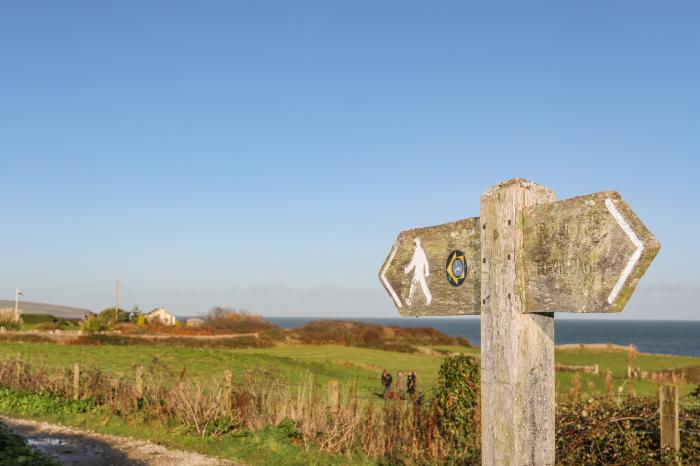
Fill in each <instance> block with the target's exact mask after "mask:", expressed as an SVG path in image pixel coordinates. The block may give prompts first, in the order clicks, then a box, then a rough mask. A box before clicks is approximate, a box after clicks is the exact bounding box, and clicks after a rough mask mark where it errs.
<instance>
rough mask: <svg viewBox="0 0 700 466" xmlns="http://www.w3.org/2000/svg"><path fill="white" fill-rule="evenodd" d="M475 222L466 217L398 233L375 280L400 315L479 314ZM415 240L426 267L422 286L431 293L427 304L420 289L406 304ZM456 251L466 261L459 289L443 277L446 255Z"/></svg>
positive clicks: (477, 246)
mask: <svg viewBox="0 0 700 466" xmlns="http://www.w3.org/2000/svg"><path fill="white" fill-rule="evenodd" d="M479 234H480V233H479V219H478V218H468V219H465V220H459V221H457V222H451V223H446V224H443V225H436V226H432V227H426V228H414V229H412V230H406V231H403V232H401V233H400V234H399V236H398V238H397V239H396V242H395V243H394V246H393V247H392V249H391V251H390V253H389V256H388V257H387V259H386V260H385V261H384V264H383V265H382V267H381V268H380V270H379V280H380V281H381V282H382V284H383V285H384V287H385V288H386V290H387V292H388V293H389V294H390V295H392V292H393V296H392V299H394V304H395V305H396V307H397V309H398V311H399V313H400V314H401V315H403V316H436V315H459V314H478V313H479V311H480V303H479V299H480V285H479V280H480V274H481V267H480V264H479V261H480V258H481V255H480V247H479V242H480V236H479ZM416 238H419V239H420V241H421V247H422V248H423V250H424V251H425V254H426V256H427V259H428V264H429V271H430V273H429V276H428V277H427V278H426V284H427V286H428V288H429V291H430V294H431V298H432V299H431V302H430V304H427V302H426V299H425V296H424V295H423V293H422V290H420V288H419V289H418V290H417V291H416V292H415V294H414V297H413V300H412V302H411V303H409V302H408V296H409V291H410V288H411V281H412V279H413V275H414V273H415V271H410V272H408V273H407V272H406V270H405V268H406V266H407V265H409V263H410V262H411V259H412V257H413V253H414V250H415V249H416V244H415V239H416ZM454 250H459V251H461V252H463V253H464V254H465V257H466V261H467V270H466V277H465V279H464V282H463V283H462V284H461V285H459V286H453V285H451V284H450V283H449V281H448V279H447V275H446V266H447V259H448V256H449V255H450V253H451V252H452V251H454Z"/></svg>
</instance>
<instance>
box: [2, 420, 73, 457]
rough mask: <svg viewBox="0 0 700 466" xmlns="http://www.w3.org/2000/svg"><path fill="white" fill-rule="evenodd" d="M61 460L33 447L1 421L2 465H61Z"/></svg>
mask: <svg viewBox="0 0 700 466" xmlns="http://www.w3.org/2000/svg"><path fill="white" fill-rule="evenodd" d="M59 464H60V463H59V462H58V461H56V460H54V459H53V458H49V457H48V456H46V455H44V454H43V453H41V452H40V451H38V450H35V449H33V448H31V447H30V446H29V445H27V442H26V441H25V440H24V439H23V438H22V437H20V436H19V435H16V434H14V433H12V432H10V430H9V429H8V428H7V427H6V426H5V424H3V423H1V422H0V465H2V466H4V465H8V466H9V465H26V466H59Z"/></svg>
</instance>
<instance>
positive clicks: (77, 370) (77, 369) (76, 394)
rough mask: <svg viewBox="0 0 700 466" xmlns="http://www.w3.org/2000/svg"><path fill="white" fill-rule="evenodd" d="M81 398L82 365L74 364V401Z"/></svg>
mask: <svg viewBox="0 0 700 466" xmlns="http://www.w3.org/2000/svg"><path fill="white" fill-rule="evenodd" d="M79 398H80V363H79V362H76V363H74V364H73V399H74V400H77V399H79Z"/></svg>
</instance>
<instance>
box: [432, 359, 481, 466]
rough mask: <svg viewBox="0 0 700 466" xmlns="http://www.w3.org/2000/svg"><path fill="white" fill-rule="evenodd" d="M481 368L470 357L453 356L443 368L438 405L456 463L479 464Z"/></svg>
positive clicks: (442, 426)
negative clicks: (457, 454)
mask: <svg viewBox="0 0 700 466" xmlns="http://www.w3.org/2000/svg"><path fill="white" fill-rule="evenodd" d="M479 394H480V392H479V366H478V365H477V363H476V361H475V360H474V359H473V358H472V357H470V356H467V355H464V354H462V355H458V356H451V357H448V358H446V359H445V361H444V362H443V363H442V365H441V366H440V373H439V375H438V380H437V389H436V392H435V402H436V405H437V409H438V410H439V413H440V423H439V428H440V433H441V434H442V435H443V437H444V438H445V439H446V440H447V441H448V442H449V443H450V444H451V446H452V447H453V448H454V450H455V451H462V452H463V454H462V455H461V457H457V458H454V464H472V463H474V462H478V459H479V454H480V453H479V445H478V438H479V436H478V426H479V422H478V421H479V416H480V413H479Z"/></svg>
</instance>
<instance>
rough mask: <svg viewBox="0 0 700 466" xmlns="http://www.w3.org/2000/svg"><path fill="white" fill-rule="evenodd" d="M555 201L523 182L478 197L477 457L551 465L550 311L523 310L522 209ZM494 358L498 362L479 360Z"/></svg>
mask: <svg viewBox="0 0 700 466" xmlns="http://www.w3.org/2000/svg"><path fill="white" fill-rule="evenodd" d="M553 200H554V193H553V192H552V191H550V190H549V189H547V188H545V187H543V186H539V185H536V184H534V183H525V182H520V181H518V182H509V183H504V184H502V185H498V186H496V187H494V188H492V189H490V190H489V191H487V192H486V193H484V194H483V195H482V197H481V228H482V233H481V261H482V264H481V351H482V357H481V386H482V390H481V426H482V427H481V438H482V451H481V457H482V462H483V464H489V465H511V464H512V465H524V464H533V465H534V464H536V465H551V464H554V314H553V313H551V312H548V313H541V314H536V313H533V314H526V313H525V290H524V283H525V281H524V278H525V277H524V276H523V273H524V270H523V269H522V267H517V264H518V263H519V262H522V261H523V257H524V255H525V253H524V249H523V235H524V231H523V230H524V219H523V217H522V209H523V208H524V207H529V206H531V205H537V204H541V203H545V202H551V201H553ZM484 355H498V357H484Z"/></svg>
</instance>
